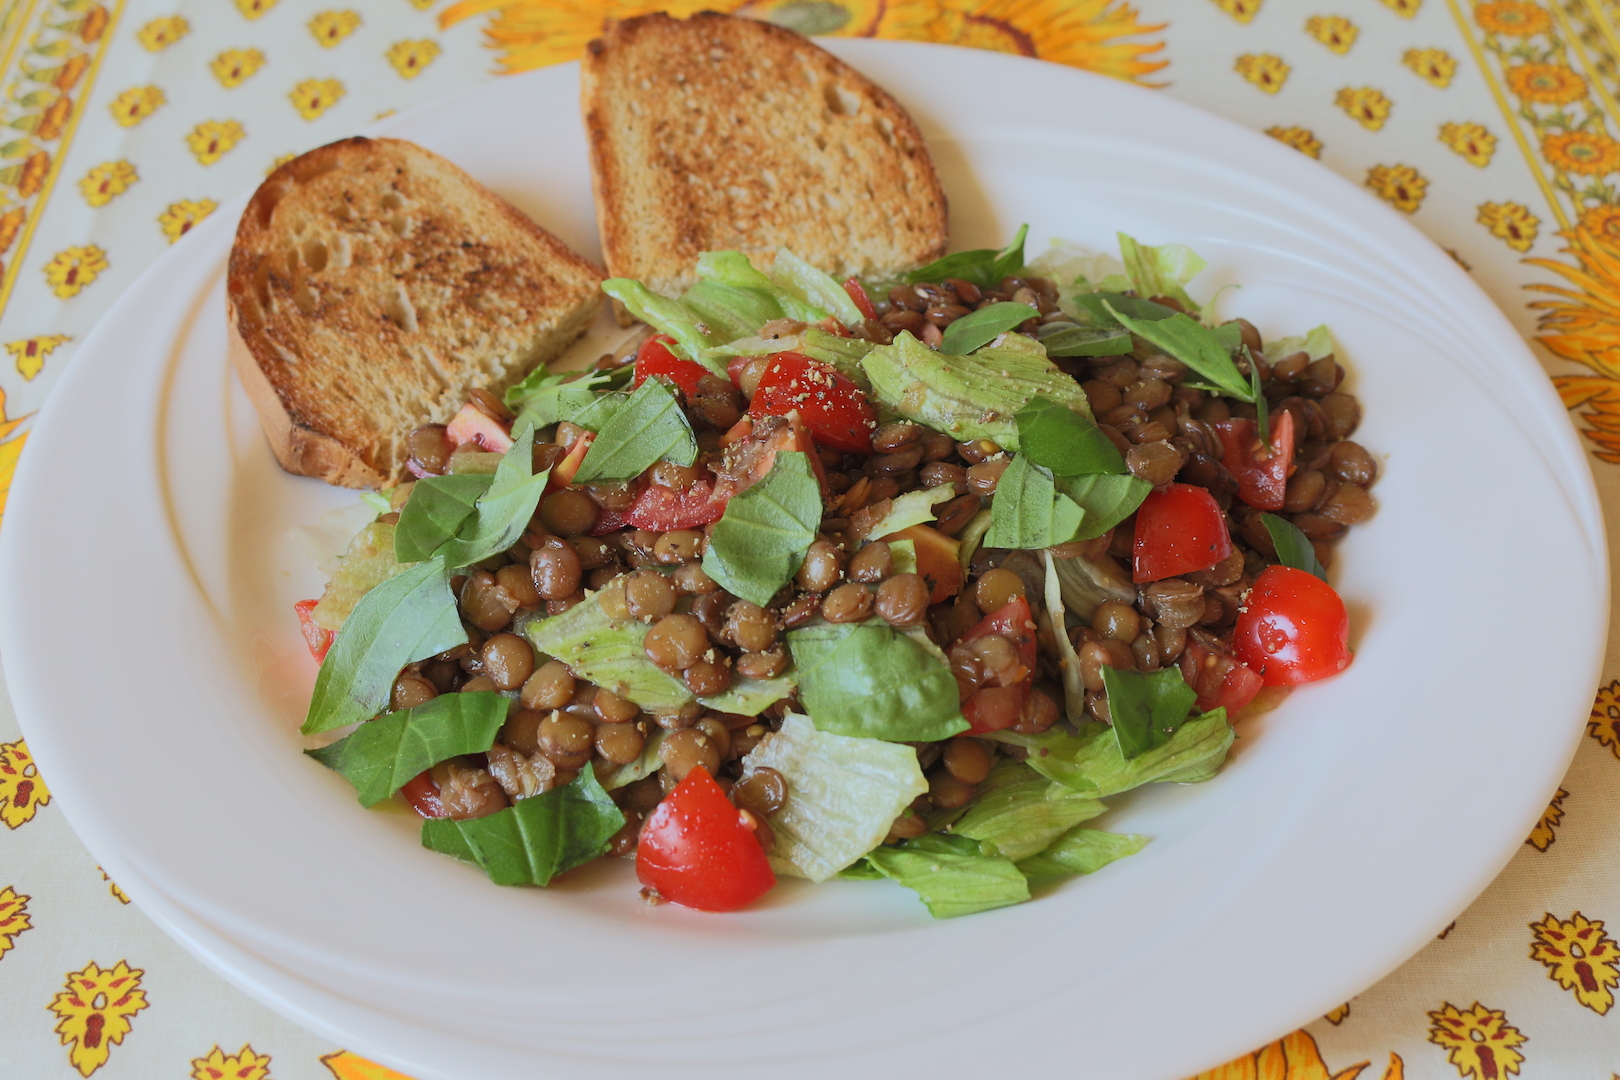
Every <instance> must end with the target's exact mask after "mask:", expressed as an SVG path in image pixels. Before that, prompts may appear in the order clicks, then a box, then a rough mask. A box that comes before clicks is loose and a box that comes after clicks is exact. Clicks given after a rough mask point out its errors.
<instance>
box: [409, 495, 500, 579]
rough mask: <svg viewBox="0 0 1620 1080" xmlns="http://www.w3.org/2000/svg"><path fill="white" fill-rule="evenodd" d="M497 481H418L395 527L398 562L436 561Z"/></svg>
mask: <svg viewBox="0 0 1620 1080" xmlns="http://www.w3.org/2000/svg"><path fill="white" fill-rule="evenodd" d="M494 479H495V477H494V475H493V474H491V473H461V474H458V475H454V476H424V477H423V478H422V479H420V480H418V481H417V482H416V484H415V486H413V487H412V488H411V497H410V499H409V500H407V501H406V503H405V506H404V508H403V509H402V510H400V512H399V524H397V525H396V526H395V527H394V558H395V559H397V560H399V561H400V562H404V563H408V562H421V561H422V560H423V559H430V558H432V557H433V553H434V552H435V551H437V550H439V547H440V546H441V545H442V544H444V542H445V541H446V540H449V539H450V538H451V537H452V536H455V535H456V533H457V532H458V531H460V529H461V526H462V525H463V524H464V523H465V522H466V520H467V519H468V518H470V517H472V515H473V510H474V508H475V507H476V506H477V504H478V500H479V499H480V498H482V497H483V496H484V494H485V492H487V491H489V486H490V484H491V483H492V482H493V481H494Z"/></svg>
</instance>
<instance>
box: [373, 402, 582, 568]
mask: <svg viewBox="0 0 1620 1080" xmlns="http://www.w3.org/2000/svg"><path fill="white" fill-rule="evenodd" d="M550 475H551V470H550V469H545V470H543V471H541V472H540V473H538V474H536V473H535V472H534V429H533V428H525V429H524V431H523V433H522V434H520V435H519V436H518V437H517V441H516V442H514V443H513V444H512V449H510V450H508V451H507V452H506V453H505V454H503V455H501V463H500V465H499V466H497V467H496V469H495V476H494V479H492V480H491V481H490V485H489V490H488V491H486V492H484V494H483V495H482V496H480V497H479V499H478V502H477V504H476V505H475V506H474V507H473V512H472V515H471V516H470V517H468V518H467V520H466V521H465V523H463V524H462V526H461V528H460V529H459V530H458V531H457V532H456V534H455V535H454V536H452V537H451V538H450V539H448V540H446V541H445V542H444V543H443V544H441V545H440V546H439V547H438V548H437V549H436V550H435V554H437V555H440V556H442V557H443V558H444V562H445V565H446V566H447V567H449V568H450V569H452V570H457V569H460V568H461V567H463V566H471V565H472V564H473V563H475V562H479V561H481V560H484V559H487V558H489V557H490V556H491V555H495V554H498V553H499V552H502V551H505V550H506V549H507V548H509V547H511V546H512V545H513V544H515V543H517V542H518V538H519V537H520V536H522V535H523V531H524V530H525V529H527V528H528V527H529V519H530V518H532V517H534V511H535V508H536V507H538V506H539V505H540V496H541V495H544V494H545V491H546V479H547V478H548V477H549V476H550ZM396 547H397V541H396Z"/></svg>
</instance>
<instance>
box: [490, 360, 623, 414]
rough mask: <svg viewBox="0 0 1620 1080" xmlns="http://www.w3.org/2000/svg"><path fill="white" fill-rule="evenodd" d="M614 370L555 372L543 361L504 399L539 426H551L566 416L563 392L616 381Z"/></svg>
mask: <svg viewBox="0 0 1620 1080" xmlns="http://www.w3.org/2000/svg"><path fill="white" fill-rule="evenodd" d="M613 378H614V373H611V372H606V371H586V372H562V373H560V374H558V373H552V372H549V371H547V370H546V365H545V364H541V365H540V366H539V367H537V368H535V369H534V370H533V371H531V372H529V374H528V375H526V376H524V378H523V380H522V381H521V382H517V383H513V384H512V385H511V386H509V387H507V389H506V393H505V394H503V395H502V397H501V400H503V401H504V402H505V403H506V407H507V408H509V409H512V410H513V411H515V412H520V413H523V414H524V415H525V416H527V417H529V420H530V422H531V423H533V424H534V426H535V428H536V429H539V428H545V427H550V426H551V425H552V424H555V423H556V422H557V421H558V420H562V419H565V418H566V417H565V414H564V413H563V411H562V406H561V395H562V394H563V392H564V391H567V392H569V393H576V394H577V393H580V392H583V391H589V390H591V389H593V388H594V387H597V386H601V385H603V384H609V383H612V382H613Z"/></svg>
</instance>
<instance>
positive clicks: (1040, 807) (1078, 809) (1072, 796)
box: [951, 760, 1108, 862]
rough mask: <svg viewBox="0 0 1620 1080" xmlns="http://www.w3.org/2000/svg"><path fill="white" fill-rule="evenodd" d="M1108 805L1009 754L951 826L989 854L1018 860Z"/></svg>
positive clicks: (1035, 851) (1033, 852) (958, 833)
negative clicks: (1066, 785)
mask: <svg viewBox="0 0 1620 1080" xmlns="http://www.w3.org/2000/svg"><path fill="white" fill-rule="evenodd" d="M1054 788H1055V789H1056V790H1055V791H1054V790H1052V789H1054ZM1107 809H1108V807H1106V806H1104V805H1103V803H1102V802H1101V801H1100V800H1098V799H1092V798H1088V797H1087V796H1085V795H1079V794H1076V793H1075V792H1073V791H1070V790H1069V789H1068V788H1066V787H1064V786H1063V785H1061V784H1054V783H1053V782H1052V781H1051V780H1049V779H1047V778H1046V777H1044V776H1042V775H1041V774H1040V773H1038V772H1036V771H1035V770H1034V769H1032V768H1030V767H1029V766H1028V765H1025V764H1024V763H1023V762H1020V761H1006V760H1004V761H1001V762H998V763H997V765H996V767H995V768H994V769H992V770H991V771H990V775H989V776H988V777H986V778H985V781H984V783H983V785H982V786H981V787H980V788H979V791H978V794H977V795H975V796H974V798H973V801H972V802H971V803H970V804H969V805H968V810H967V813H966V814H963V815H962V816H961V817H960V818H958V819H957V820H956V824H954V825H953V826H951V831H952V832H953V833H954V834H955V835H957V836H967V837H971V838H972V839H974V840H977V841H978V842H979V850H980V851H981V852H982V853H983V854H985V855H1000V856H1002V857H1003V858H1007V859H1011V860H1012V861H1013V862H1017V861H1018V860H1019V859H1024V858H1028V857H1029V856H1031V855H1035V854H1037V853H1039V852H1040V851H1042V850H1043V849H1044V848H1045V847H1046V846H1047V845H1048V844H1050V843H1051V842H1052V841H1053V840H1056V839H1057V838H1058V837H1059V836H1062V835H1063V834H1064V833H1066V832H1068V831H1069V830H1070V829H1072V828H1074V827H1075V826H1076V825H1078V824H1080V822H1082V821H1090V820H1091V819H1092V818H1094V817H1096V816H1098V815H1099V814H1101V813H1102V812H1103V811H1105V810H1107Z"/></svg>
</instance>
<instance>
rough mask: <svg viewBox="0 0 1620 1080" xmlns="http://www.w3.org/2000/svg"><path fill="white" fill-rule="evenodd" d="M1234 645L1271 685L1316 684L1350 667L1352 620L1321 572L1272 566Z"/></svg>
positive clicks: (1253, 592) (1248, 604) (1252, 594)
mask: <svg viewBox="0 0 1620 1080" xmlns="http://www.w3.org/2000/svg"><path fill="white" fill-rule="evenodd" d="M1232 647H1233V649H1235V650H1236V652H1237V655H1238V659H1240V660H1242V661H1243V662H1244V663H1245V664H1248V665H1249V666H1250V667H1252V668H1254V669H1255V670H1256V671H1258V672H1259V673H1260V676H1261V678H1263V679H1264V680H1265V683H1266V685H1267V686H1293V685H1295V684H1297V683H1307V682H1314V681H1315V680H1317V679H1325V678H1327V677H1328V676H1329V675H1337V674H1338V673H1339V672H1341V671H1343V670H1344V669H1345V668H1346V667H1347V666H1349V664H1350V616H1349V614H1348V613H1347V612H1346V611H1345V610H1344V601H1343V600H1341V599H1340V598H1339V594H1338V593H1336V592H1334V591H1333V586H1331V585H1329V584H1328V583H1327V582H1325V581H1323V580H1322V579H1321V578H1319V577H1317V576H1316V575H1315V574H1308V573H1306V572H1305V571H1303V570H1295V569H1294V568H1293V567H1291V566H1268V567H1266V568H1265V570H1263V571H1261V573H1260V576H1259V577H1258V578H1256V579H1255V582H1254V588H1252V589H1250V590H1249V596H1248V599H1247V600H1246V601H1245V602H1244V606H1243V610H1242V611H1241V612H1240V613H1239V614H1238V619H1237V626H1236V627H1235V628H1234V629H1233V633H1232Z"/></svg>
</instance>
